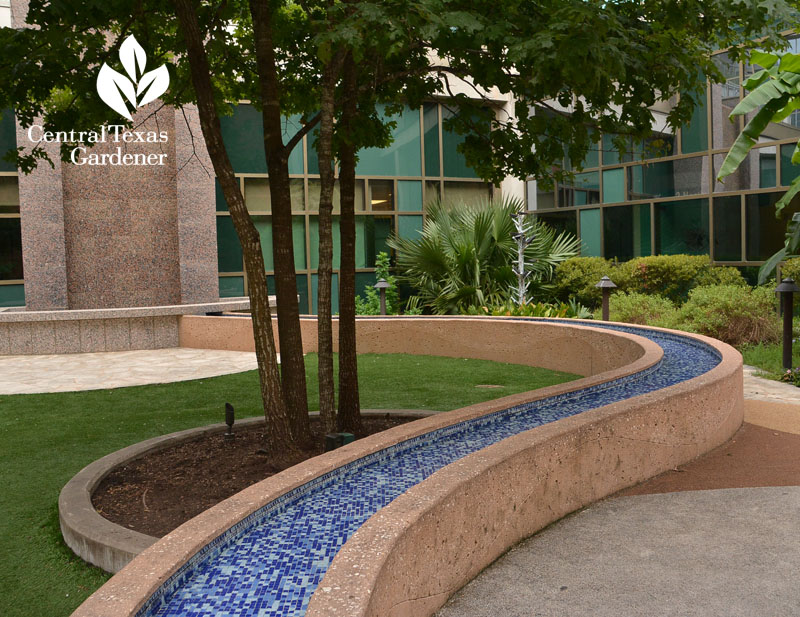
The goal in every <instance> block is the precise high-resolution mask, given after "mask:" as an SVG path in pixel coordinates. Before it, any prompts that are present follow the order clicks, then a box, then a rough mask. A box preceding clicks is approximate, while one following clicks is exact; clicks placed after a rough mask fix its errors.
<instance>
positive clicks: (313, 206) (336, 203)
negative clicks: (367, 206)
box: [308, 178, 364, 212]
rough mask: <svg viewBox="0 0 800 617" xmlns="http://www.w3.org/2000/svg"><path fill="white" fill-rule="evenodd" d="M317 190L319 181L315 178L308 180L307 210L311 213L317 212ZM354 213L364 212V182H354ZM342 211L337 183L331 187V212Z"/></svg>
mask: <svg viewBox="0 0 800 617" xmlns="http://www.w3.org/2000/svg"><path fill="white" fill-rule="evenodd" d="M319 189H320V181H319V180H317V179H316V178H309V179H308V209H309V210H310V211H311V212H319ZM353 207H354V208H355V211H356V212H362V211H363V210H364V181H363V180H356V184H355V204H354V205H353ZM341 209H342V195H341V189H340V188H339V181H338V180H336V182H335V183H334V185H333V211H334V212H339V211H340V210H341Z"/></svg>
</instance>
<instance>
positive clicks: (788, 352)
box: [775, 278, 800, 370]
mask: <svg viewBox="0 0 800 617" xmlns="http://www.w3.org/2000/svg"><path fill="white" fill-rule="evenodd" d="M798 291H800V287H798V286H797V285H795V283H794V279H790V278H785V279H783V280H782V281H781V283H780V285H778V286H777V287H776V288H775V293H777V294H778V295H779V297H780V298H781V300H782V301H783V303H782V305H783V368H784V369H786V370H789V369H791V368H792V313H793V312H794V308H793V306H792V305H793V304H794V294H795V293H797V292H798Z"/></svg>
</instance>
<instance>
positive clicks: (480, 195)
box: [444, 182, 492, 204]
mask: <svg viewBox="0 0 800 617" xmlns="http://www.w3.org/2000/svg"><path fill="white" fill-rule="evenodd" d="M491 196H492V190H491V187H490V186H489V185H488V184H486V183H485V182H445V183H444V201H446V202H448V203H465V204H468V203H477V202H480V201H486V200H487V199H491Z"/></svg>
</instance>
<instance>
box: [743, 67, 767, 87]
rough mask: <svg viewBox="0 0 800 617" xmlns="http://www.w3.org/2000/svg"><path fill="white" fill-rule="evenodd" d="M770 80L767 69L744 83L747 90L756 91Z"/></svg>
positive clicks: (754, 74) (753, 75)
mask: <svg viewBox="0 0 800 617" xmlns="http://www.w3.org/2000/svg"><path fill="white" fill-rule="evenodd" d="M768 79H769V73H768V72H767V70H766V69H761V70H760V71H758V72H757V73H753V74H752V75H751V76H750V77H748V78H747V79H746V80H745V82H744V88H745V90H755V89H756V88H758V87H759V86H760V85H761V84H763V83H764V82H765V81H767V80H768Z"/></svg>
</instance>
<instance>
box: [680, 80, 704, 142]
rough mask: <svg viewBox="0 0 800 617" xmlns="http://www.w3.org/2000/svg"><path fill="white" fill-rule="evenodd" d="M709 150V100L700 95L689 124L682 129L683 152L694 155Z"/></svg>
mask: <svg viewBox="0 0 800 617" xmlns="http://www.w3.org/2000/svg"><path fill="white" fill-rule="evenodd" d="M703 150H708V99H707V98H706V93H705V92H703V93H702V95H700V97H699V100H698V101H697V104H696V105H695V107H694V111H693V112H692V119H691V121H690V122H689V124H685V125H684V126H682V127H681V152H682V153H683V154H692V153H694V152H702V151H703Z"/></svg>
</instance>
